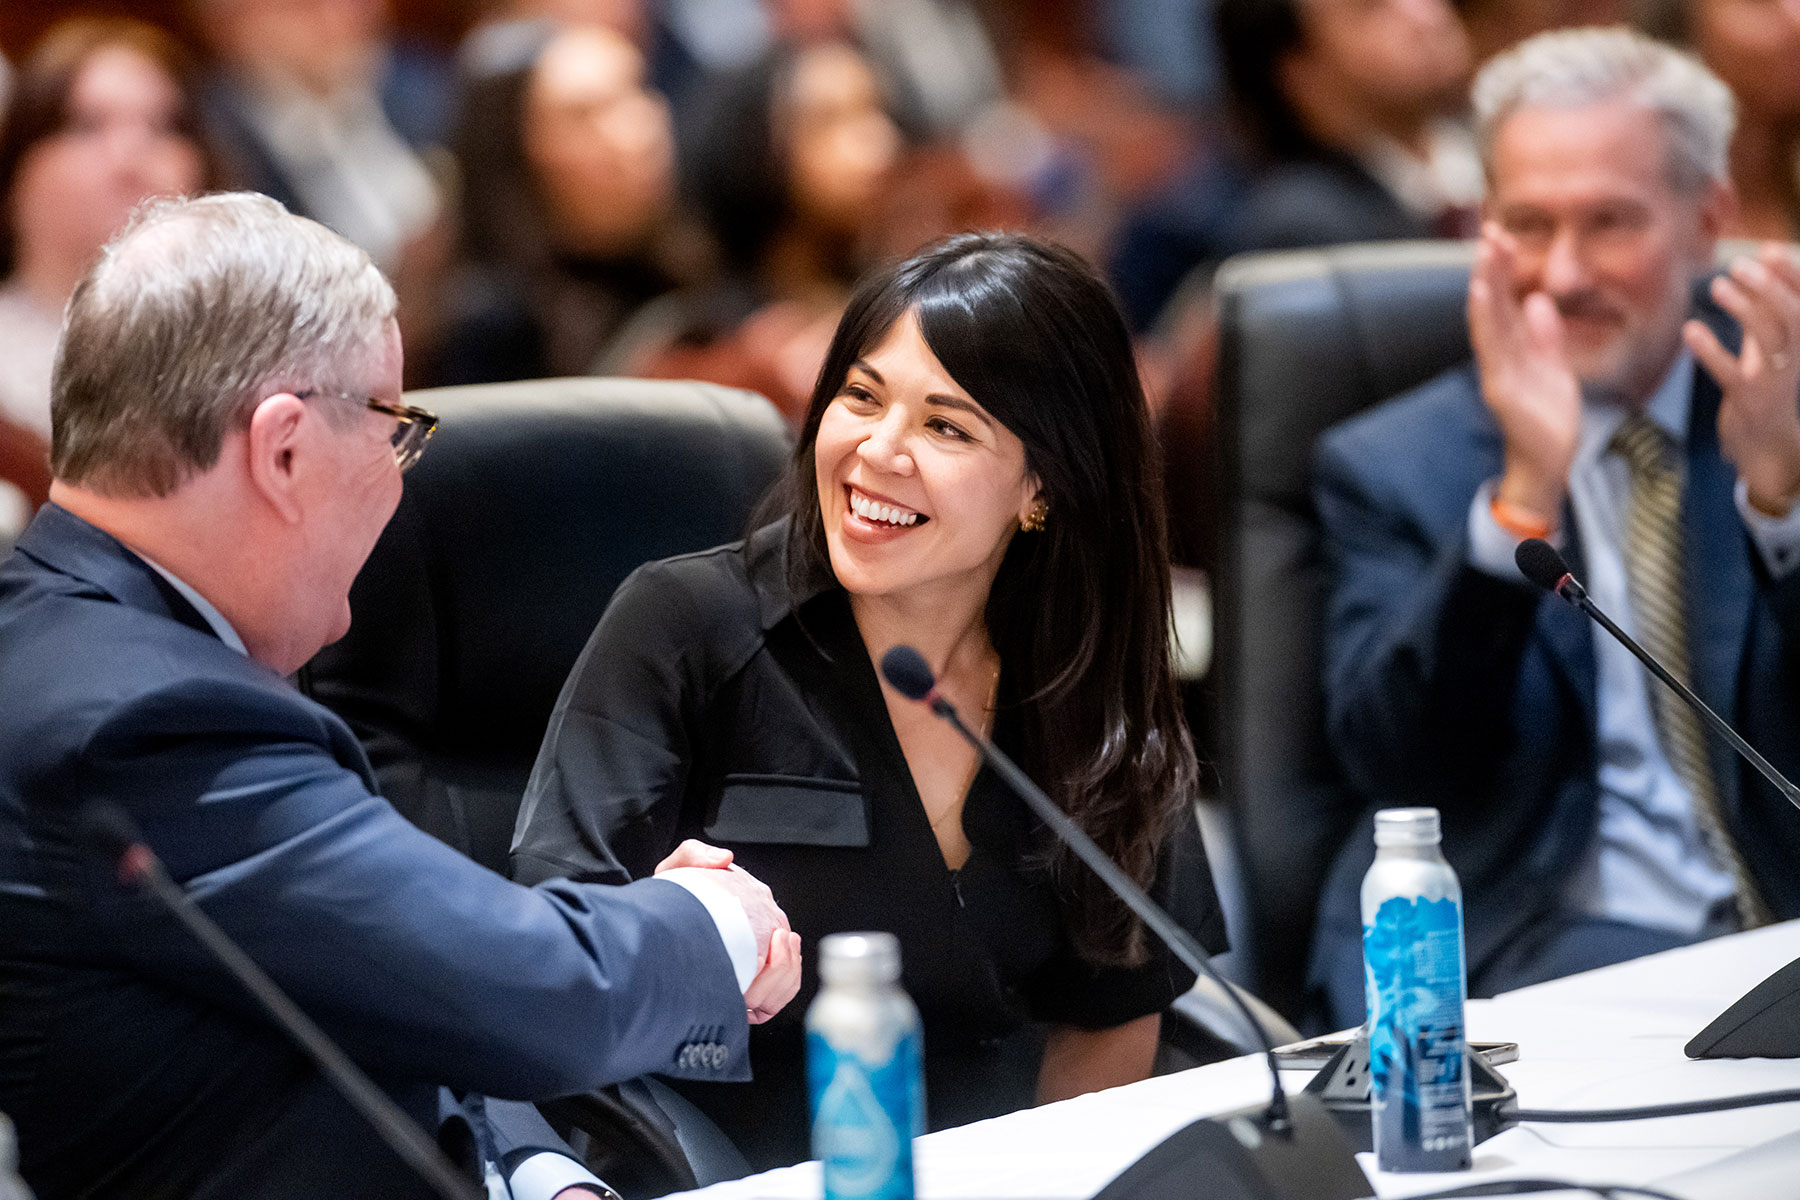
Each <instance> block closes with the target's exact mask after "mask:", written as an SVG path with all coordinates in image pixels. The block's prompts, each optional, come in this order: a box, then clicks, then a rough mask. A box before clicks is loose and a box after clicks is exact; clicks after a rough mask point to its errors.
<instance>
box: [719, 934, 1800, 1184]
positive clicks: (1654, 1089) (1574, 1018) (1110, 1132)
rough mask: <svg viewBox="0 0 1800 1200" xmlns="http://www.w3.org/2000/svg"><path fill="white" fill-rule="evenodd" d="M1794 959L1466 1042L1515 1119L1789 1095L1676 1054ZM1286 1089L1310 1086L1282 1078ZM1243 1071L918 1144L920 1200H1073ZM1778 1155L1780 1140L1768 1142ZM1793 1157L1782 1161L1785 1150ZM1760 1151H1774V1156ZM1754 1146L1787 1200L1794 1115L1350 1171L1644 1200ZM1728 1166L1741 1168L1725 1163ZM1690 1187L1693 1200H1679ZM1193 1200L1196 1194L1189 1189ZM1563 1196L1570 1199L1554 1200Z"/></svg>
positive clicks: (1551, 1128)
mask: <svg viewBox="0 0 1800 1200" xmlns="http://www.w3.org/2000/svg"><path fill="white" fill-rule="evenodd" d="M1795 958H1800V921H1790V922H1787V923H1784V924H1781V925H1776V926H1771V927H1769V928H1766V929H1759V930H1756V931H1754V932H1751V933H1743V934H1737V935H1734V936H1732V937H1727V938H1720V939H1718V940H1716V941H1712V942H1707V943H1704V944H1701V945H1698V946H1690V947H1686V948H1684V949H1680V950H1674V951H1670V952H1669V953H1666V954H1659V955H1654V956H1652V957H1650V958H1645V959H1639V960H1637V961H1635V962H1629V963H1621V964H1619V965H1618V966H1615V967H1607V968H1604V969H1602V970H1598V971H1589V972H1587V973H1585V974H1582V975H1574V976H1570V977H1569V978H1567V979H1559V980H1555V981H1553V982H1550V983H1545V984H1539V985H1538V986H1536V987H1531V988H1525V989H1523V990H1521V991H1517V992H1511V993H1508V994H1507V995H1504V996H1499V997H1496V998H1495V999H1492V1000H1475V1001H1471V1002H1470V1004H1469V1011H1468V1024H1469V1036H1470V1038H1471V1039H1473V1040H1475V1041H1509V1042H1517V1043H1519V1048H1520V1050H1519V1060H1518V1061H1517V1062H1514V1063H1510V1064H1507V1065H1506V1066H1504V1067H1502V1068H1501V1072H1502V1073H1503V1074H1504V1075H1505V1076H1506V1078H1507V1079H1508V1080H1509V1081H1510V1082H1511V1083H1512V1085H1513V1087H1514V1088H1515V1089H1516V1090H1517V1092H1518V1094H1519V1103H1520V1105H1521V1106H1522V1107H1525V1108H1537V1109H1551V1108H1616V1107H1625V1106H1631V1105H1642V1104H1655V1103H1662V1102H1668V1101H1675V1100H1688V1099H1696V1098H1701V1097H1714V1096H1730V1095H1738V1094H1742V1093H1745V1092H1751V1091H1769V1090H1774V1089H1777V1088H1794V1087H1800V1060H1772V1059H1750V1060H1709V1061H1703V1062H1693V1061H1689V1060H1688V1059H1687V1058H1686V1057H1685V1056H1684V1055H1683V1054H1682V1052H1681V1048H1682V1046H1683V1045H1685V1044H1686V1042H1687V1040H1688V1039H1689V1038H1690V1037H1692V1036H1693V1035H1694V1034H1695V1033H1697V1032H1699V1030H1700V1029H1701V1028H1702V1027H1704V1026H1705V1025H1706V1024H1707V1022H1709V1021H1711V1020H1712V1019H1713V1018H1714V1017H1716V1016H1717V1015H1718V1014H1719V1013H1721V1012H1723V1011H1724V1009H1725V1008H1726V1007H1727V1006H1728V1005H1729V1004H1730V1003H1731V1002H1732V1001H1734V1000H1736V999H1737V998H1738V997H1739V996H1741V995H1743V994H1744V993H1745V992H1747V991H1749V990H1750V988H1751V987H1753V986H1755V985H1756V984H1757V983H1759V982H1760V981H1761V980H1763V979H1764V978H1765V977H1767V976H1768V975H1769V974H1770V973H1771V972H1773V971H1774V970H1775V969H1776V968H1778V967H1780V966H1782V965H1783V964H1785V963H1787V962H1789V961H1791V960H1793V959H1795ZM1284 1075H1285V1082H1286V1083H1287V1086H1288V1087H1289V1089H1290V1090H1297V1089H1298V1088H1300V1087H1302V1086H1304V1084H1305V1083H1306V1080H1307V1075H1306V1074H1303V1073H1294V1072H1288V1073H1284ZM1267 1089H1268V1075H1267V1069H1266V1068H1265V1067H1264V1066H1263V1064H1262V1062H1261V1061H1260V1060H1259V1059H1257V1058H1239V1059H1233V1060H1231V1061H1229V1062H1223V1063H1215V1064H1213V1065H1211V1066H1205V1067H1200V1068H1197V1069H1195V1070H1192V1071H1184V1072H1182V1073H1180V1074H1177V1075H1165V1076H1161V1077H1159V1078H1156V1079H1149V1080H1145V1081H1144V1082H1143V1083H1137V1084H1132V1085H1131V1086H1129V1087H1122V1088H1114V1089H1112V1090H1110V1091H1106V1092H1099V1093H1095V1094H1093V1095H1090V1096H1082V1097H1078V1098H1077V1099H1074V1100H1068V1101H1064V1102H1063V1103H1060V1104H1051V1105H1046V1106H1044V1107H1042V1108H1036V1109H1029V1110H1027V1111H1024V1112H1017V1113H1012V1114H1010V1115H1008V1116H1004V1117H996V1118H994V1119H993V1120H990V1121H981V1122H977V1123H976V1124H973V1125H965V1126H963V1127H961V1128H959V1129H947V1130H944V1131H942V1132H939V1133H934V1134H930V1135H928V1136H926V1137H923V1138H920V1139H919V1140H918V1141H917V1142H916V1143H915V1149H914V1154H915V1163H916V1172H917V1176H916V1178H917V1194H918V1196H919V1198H920V1200H1027V1198H1029V1200H1086V1198H1087V1197H1091V1196H1093V1195H1094V1194H1095V1193H1096V1192H1098V1191H1099V1190H1100V1189H1101V1188H1103V1187H1104V1186H1106V1184H1107V1183H1108V1182H1109V1181H1110V1180H1111V1179H1112V1178H1113V1177H1114V1176H1115V1175H1117V1174H1118V1173H1119V1172H1120V1171H1122V1170H1124V1169H1125V1167H1127V1166H1129V1165H1130V1164H1131V1163H1132V1162H1133V1161H1134V1160H1135V1159H1137V1158H1138V1157H1139V1156H1140V1155H1142V1154H1143V1153H1144V1152H1145V1151H1147V1150H1149V1149H1150V1148H1151V1147H1153V1146H1155V1145H1156V1144H1157V1143H1159V1142H1160V1141H1162V1140H1163V1139H1164V1138H1165V1137H1167V1136H1168V1135H1169V1134H1171V1133H1173V1132H1175V1131H1176V1130H1177V1129H1179V1128H1181V1127H1182V1126H1184V1125H1186V1124H1187V1123H1188V1122H1190V1121H1193V1120H1194V1119H1196V1118H1198V1117H1202V1116H1208V1115H1211V1114H1214V1113H1219V1112H1225V1111H1228V1110H1230V1109H1234V1108H1242V1107H1245V1106H1247V1105H1250V1104H1254V1103H1256V1102H1257V1101H1259V1100H1260V1099H1262V1098H1263V1097H1265V1096H1266V1095H1267V1094H1268V1092H1267ZM1782 1139H1785V1140H1782ZM1790 1142H1791V1143H1793V1144H1792V1145H1789V1143H1790ZM1771 1143H1772V1145H1771ZM1751 1147H1765V1149H1764V1150H1762V1151H1761V1152H1760V1153H1761V1155H1762V1156H1763V1157H1765V1158H1770V1159H1774V1160H1776V1161H1778V1162H1779V1163H1780V1164H1782V1166H1781V1169H1780V1171H1779V1172H1778V1173H1779V1174H1780V1175H1781V1177H1782V1178H1783V1179H1785V1180H1792V1183H1793V1190H1792V1191H1791V1192H1788V1191H1786V1189H1785V1186H1783V1187H1782V1188H1781V1189H1779V1190H1780V1195H1777V1194H1776V1193H1774V1192H1771V1191H1770V1190H1769V1185H1768V1184H1767V1182H1766V1181H1765V1182H1764V1183H1763V1184H1759V1185H1757V1186H1756V1187H1755V1188H1754V1189H1753V1191H1754V1200H1782V1197H1783V1196H1792V1197H1800V1104H1782V1105H1776V1106H1770V1107H1765V1108H1751V1109H1742V1110H1739V1111H1736V1112H1728V1113H1707V1114H1700V1115H1696V1116H1688V1117H1664V1118H1658V1119H1656V1120H1652V1121H1631V1122H1613V1123H1608V1124H1597V1125H1563V1124H1556V1125H1531V1126H1519V1127H1515V1128H1512V1129H1509V1130H1507V1131H1505V1132H1504V1133H1501V1134H1499V1135H1498V1136H1496V1137H1494V1138H1491V1139H1489V1140H1488V1141H1486V1142H1484V1143H1482V1144H1481V1145H1480V1146H1478V1147H1476V1151H1475V1165H1474V1170H1473V1171H1470V1172H1463V1173H1460V1174H1456V1175H1391V1174H1382V1173H1380V1172H1377V1171H1376V1170H1375V1165H1374V1159H1373V1156H1370V1155H1364V1156H1362V1158H1361V1161H1362V1164H1363V1169H1364V1171H1365V1172H1366V1173H1367V1174H1368V1175H1369V1178H1370V1181H1371V1182H1372V1183H1373V1184H1374V1187H1375V1191H1376V1194H1377V1195H1378V1196H1380V1197H1383V1198H1384V1200H1385V1198H1388V1197H1406V1196H1414V1195H1419V1194H1422V1193H1424V1192H1428V1191H1434V1190H1436V1189H1438V1188H1443V1187H1452V1186H1456V1185H1459V1184H1466V1183H1474V1182H1478V1181H1481V1180H1488V1179H1493V1180H1498V1179H1507V1178H1514V1179H1519V1178H1554V1179H1576V1180H1582V1181H1588V1182H1608V1183H1633V1184H1649V1185H1652V1186H1656V1185H1659V1184H1663V1183H1664V1182H1665V1181H1669V1180H1671V1178H1672V1177H1677V1176H1680V1175H1682V1173H1684V1172H1689V1171H1693V1170H1695V1169H1697V1168H1707V1167H1709V1165H1711V1166H1712V1175H1713V1176H1717V1175H1718V1174H1719V1170H1718V1167H1717V1165H1716V1164H1719V1163H1720V1162H1721V1160H1724V1159H1726V1158H1728V1157H1729V1156H1731V1155H1733V1154H1736V1153H1738V1152H1740V1151H1744V1150H1746V1149H1748V1148H1751ZM1735 1161H1738V1160H1734V1162H1735ZM1690 1185H1691V1186H1690ZM1677 1186H1681V1187H1683V1188H1684V1189H1685V1190H1683V1191H1681V1192H1679V1193H1678V1194H1680V1195H1683V1196H1685V1197H1692V1198H1693V1200H1700V1198H1701V1197H1702V1196H1703V1195H1704V1196H1707V1197H1710V1196H1713V1195H1718V1196H1735V1195H1745V1196H1746V1197H1747V1200H1749V1198H1750V1197H1751V1192H1749V1191H1745V1190H1743V1189H1744V1187H1745V1186H1746V1185H1743V1184H1741V1183H1739V1184H1736V1185H1726V1186H1725V1187H1724V1190H1720V1185H1719V1184H1718V1183H1717V1181H1716V1179H1714V1178H1712V1177H1711V1176H1707V1175H1705V1173H1704V1171H1703V1173H1702V1178H1701V1180H1700V1182H1698V1183H1693V1182H1692V1181H1690V1180H1677V1181H1676V1182H1674V1183H1669V1184H1668V1187H1670V1188H1671V1189H1674V1188H1675V1187H1677ZM820 1190H821V1188H820V1180H819V1168H818V1164H817V1163H805V1164H802V1165H800V1166H797V1167H787V1168H784V1169H782V1170H778V1171H769V1172H766V1173H764V1174H761V1175H754V1176H751V1177H750V1178H748V1179H741V1180H736V1181H734V1182H731V1183H724V1184H718V1185H716V1186H714V1187H711V1188H706V1189H703V1190H701V1191H698V1192H690V1193H686V1195H687V1196H690V1197H705V1198H706V1200H812V1198H815V1197H817V1196H819V1194H820ZM1196 1194H1197V1195H1202V1194H1204V1188H1203V1187H1202V1188H1200V1189H1199V1191H1198V1192H1197V1193H1196ZM1556 1194H1557V1195H1569V1194H1572V1193H1556Z"/></svg>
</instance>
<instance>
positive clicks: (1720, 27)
mask: <svg viewBox="0 0 1800 1200" xmlns="http://www.w3.org/2000/svg"><path fill="white" fill-rule="evenodd" d="M1643 18H1644V19H1643V23H1644V25H1645V26H1646V28H1647V29H1648V30H1649V32H1651V33H1653V34H1656V35H1657V36H1659V37H1663V38H1665V39H1667V40H1670V41H1674V42H1676V43H1678V44H1682V45H1685V46H1686V47H1687V48H1688V49H1689V50H1691V51H1692V52H1693V53H1694V54H1696V55H1698V56H1699V58H1700V60H1701V61H1702V62H1704V63H1705V64H1706V65H1707V67H1709V68H1710V69H1711V70H1712V72H1713V73H1714V74H1716V75H1717V76H1718V77H1719V78H1720V79H1722V80H1724V81H1725V85H1726V86H1727V87H1729V88H1730V89H1731V91H1732V94H1733V95H1734V96H1735V97H1736V98H1737V112H1738V126H1737V133H1736V135H1735V136H1734V137H1733V138H1732V141H1731V182H1732V185H1733V186H1734V187H1736V189H1737V196H1738V206H1737V213H1736V215H1735V217H1734V218H1733V220H1732V221H1731V223H1730V224H1729V225H1728V226H1727V228H1726V235H1727V236H1729V237H1746V238H1774V239H1776V240H1779V241H1794V240H1795V239H1796V238H1800V3H1797V2H1796V0H1652V2H1651V3H1650V5H1649V6H1648V8H1647V10H1646V11H1645V13H1644V14H1643Z"/></svg>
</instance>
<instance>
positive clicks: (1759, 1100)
mask: <svg viewBox="0 0 1800 1200" xmlns="http://www.w3.org/2000/svg"><path fill="white" fill-rule="evenodd" d="M1796 1101H1800V1088H1786V1089H1784V1090H1782V1091H1779V1092H1752V1093H1750V1094H1749V1095H1747V1096H1725V1097H1722V1098H1721V1099H1718V1100H1686V1101H1683V1102H1681V1103H1679V1104H1647V1105H1644V1106H1643V1107H1641V1108H1552V1109H1541V1108H1503V1109H1501V1110H1500V1115H1501V1116H1502V1117H1504V1118H1505V1119H1507V1120H1510V1121H1517V1122H1520V1123H1521V1124H1522V1123H1525V1122H1528V1121H1529V1122H1537V1123H1547V1122H1561V1123H1566V1124H1574V1123H1576V1122H1586V1121H1647V1120H1650V1119H1651V1118H1653V1117H1688V1116H1693V1115H1694V1114H1696V1113H1709V1112H1729V1111H1730V1110H1732V1109H1734V1108H1759V1107H1761V1106H1762V1105H1765V1104H1792V1103H1794V1102H1796Z"/></svg>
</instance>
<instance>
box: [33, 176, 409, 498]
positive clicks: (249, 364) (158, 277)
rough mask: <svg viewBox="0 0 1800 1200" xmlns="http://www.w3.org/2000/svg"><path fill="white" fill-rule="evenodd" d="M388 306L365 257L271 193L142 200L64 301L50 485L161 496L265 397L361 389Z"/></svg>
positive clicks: (197, 467)
mask: <svg viewBox="0 0 1800 1200" xmlns="http://www.w3.org/2000/svg"><path fill="white" fill-rule="evenodd" d="M395 309H396V302H395V298H394V289H393V288H392V287H391V286H390V285H389V284H388V281H387V280H386V279H384V278H382V275H381V272H380V271H379V270H378V269H377V268H376V267H375V264H374V263H373V262H371V261H370V260H369V256H368V255H367V254H365V253H363V252H362V251H361V250H359V249H357V248H356V247H355V246H353V245H351V244H350V243H349V242H347V241H345V240H344V239H343V238H341V237H339V236H338V235H337V234H335V233H332V232H331V231H330V230H328V229H326V228H325V227H324V226H323V225H320V224H318V223H317V222H314V221H309V220H306V219H305V218H303V217H297V216H294V215H293V214H292V213H290V212H288V210H287V209H285V208H283V207H282V206H281V205H280V204H278V203H277V202H275V201H274V200H271V199H269V198H268V197H267V196H260V195H256V194H254V193H249V192H233V193H222V194H218V195H211V196H202V197H200V198H198V199H177V200H158V201H153V202H151V203H150V204H148V205H146V206H145V207H143V208H142V209H140V210H139V211H138V212H137V214H136V215H135V216H133V218H132V219H131V221H130V222H129V223H128V224H127V225H126V226H125V228H124V229H123V230H121V231H120V232H119V233H118V235H117V236H115V237H114V238H113V240H112V241H111V242H109V243H108V244H107V246H106V248H105V249H104V250H103V251H101V254H100V259H99V261H98V262H97V263H95V264H94V267H93V269H91V270H90V271H89V272H88V273H87V275H86V277H85V278H83V279H82V281H81V282H80V283H79V284H77V285H76V287H75V291H74V294H73V295H71V296H70V297H69V305H68V310H67V312H66V314H65V316H64V320H63V336H62V342H61V344H60V345H59V346H58V348H57V352H56V368H55V371H54V374H53V375H52V380H51V385H50V420H51V429H52V436H51V447H52V448H51V465H52V467H53V468H54V470H55V473H56V477H57V478H58V479H61V480H63V481H64V482H66V483H71V484H78V485H81V486H84V487H88V488H91V489H93V490H96V491H100V492H103V493H106V494H109V495H119V496H166V495H168V494H169V493H171V492H173V491H174V490H175V489H176V488H178V487H180V486H181V484H182V483H183V482H184V481H185V480H187V479H188V478H189V477H190V476H192V475H194V474H196V473H199V472H203V471H207V470H210V469H211V468H212V466H213V465H214V464H215V463H217V462H218V459H219V450H220V447H221V446H222V445H223V444H224V441H225V438H226V436H227V435H228V434H230V433H231V432H232V431H233V430H235V429H239V428H243V427H244V426H245V425H246V424H247V423H248V421H249V419H250V415H251V413H252V412H253V411H254V410H255V407H256V405H257V403H258V402H259V401H261V400H262V399H263V398H265V397H267V396H269V395H273V394H275V393H276V392H280V391H302V390H306V389H316V390H318V391H320V392H334V391H343V390H348V389H351V388H353V387H355V386H357V385H358V384H359V383H361V382H362V377H363V376H365V375H366V373H367V372H368V371H369V370H370V369H371V367H372V366H373V363H374V360H375V356H376V355H377V354H378V353H379V352H380V350H381V349H382V347H383V345H384V338H385V336H386V330H387V323H388V321H389V320H391V319H392V318H393V316H394V312H395Z"/></svg>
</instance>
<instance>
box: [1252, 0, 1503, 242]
mask: <svg viewBox="0 0 1800 1200" xmlns="http://www.w3.org/2000/svg"><path fill="white" fill-rule="evenodd" d="M1217 18H1218V30H1219V42H1220V46H1221V48H1222V50H1223V52H1224V55H1225V70H1226V75H1227V77H1228V78H1229V80H1230V83H1231V90H1232V96H1233V100H1234V103H1235V106H1236V111H1237V115H1238V117H1239V119H1240V121H1241V123H1242V125H1243V128H1244V130H1245V132H1246V134H1247V135H1248V137H1249V139H1250V144H1251V146H1252V149H1253V153H1254V155H1255V157H1256V159H1257V163H1256V166H1257V171H1258V178H1257V180H1256V182H1255V183H1254V185H1253V186H1252V189H1251V191H1250V193H1249V194H1248V195H1247V196H1246V197H1244V198H1243V200H1242V201H1241V203H1240V205H1239V212H1238V214H1237V217H1236V220H1235V221H1233V223H1232V225H1233V228H1232V232H1231V234H1230V235H1229V241H1230V246H1229V248H1230V249H1232V250H1262V249H1276V248H1284V247H1293V246H1315V245H1331V244H1334V243H1338V242H1357V241H1376V240H1384V239H1391V238H1409V237H1430V236H1433V235H1436V236H1454V237H1461V236H1468V235H1472V234H1473V233H1474V232H1475V229H1476V225H1475V209H1476V205H1477V204H1478V203H1479V201H1480V198H1481V169H1480V165H1479V162H1478V160H1477V158H1476V155H1475V152H1474V144H1473V141H1472V139H1471V137H1470V135H1469V133H1468V130H1467V127H1466V126H1465V125H1464V124H1463V123H1461V122H1460V121H1458V120H1456V119H1455V115H1456V114H1457V113H1458V112H1459V110H1461V109H1462V107H1463V106H1464V104H1465V102H1466V89H1467V83H1468V74H1469V66H1470V60H1469V43H1468V39H1467V37H1466V35H1465V34H1464V32H1463V28H1462V26H1461V24H1460V23H1459V22H1458V20H1457V16H1456V13H1455V11H1454V10H1453V9H1452V8H1451V7H1450V5H1449V3H1448V2H1447V0H1220V3H1219V7H1218V12H1217Z"/></svg>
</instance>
